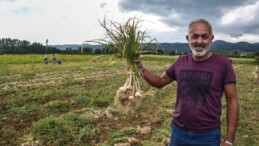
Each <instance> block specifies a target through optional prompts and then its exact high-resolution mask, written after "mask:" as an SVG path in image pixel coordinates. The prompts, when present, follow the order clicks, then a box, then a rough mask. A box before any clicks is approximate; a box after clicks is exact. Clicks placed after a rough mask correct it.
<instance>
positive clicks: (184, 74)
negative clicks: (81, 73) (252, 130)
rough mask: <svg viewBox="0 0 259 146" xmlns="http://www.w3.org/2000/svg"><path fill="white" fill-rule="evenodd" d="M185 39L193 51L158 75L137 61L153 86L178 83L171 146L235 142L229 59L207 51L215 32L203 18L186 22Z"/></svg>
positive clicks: (227, 145)
mask: <svg viewBox="0 0 259 146" xmlns="http://www.w3.org/2000/svg"><path fill="white" fill-rule="evenodd" d="M186 39H187V41H188V43H189V46H190V49H191V52H192V53H191V54H188V55H182V56H180V57H178V59H176V61H174V62H173V63H172V64H171V65H170V66H169V67H168V69H166V71H165V72H164V73H163V74H162V75H161V76H157V75H155V74H153V73H152V72H150V71H148V70H147V69H145V68H144V67H143V65H142V63H141V61H140V60H137V61H136V63H137V65H138V70H139V72H140V73H141V74H142V76H143V78H144V79H145V80H146V81H147V82H148V83H149V84H151V85H152V86H155V87H158V88H162V87H164V86H165V85H167V84H169V83H171V82H173V81H176V82H177V97H176V105H175V112H174V117H173V120H172V123H171V128H172V134H171V139H170V146H219V145H222V146H231V145H234V144H233V143H234V140H235V133H236V129H237V124H238V115H239V110H238V109H239V105H238V99H237V92H236V77H235V72H234V69H233V66H232V62H231V60H230V59H228V58H226V57H224V56H221V55H218V54H215V53H212V52H210V45H211V43H212V41H213V39H214V35H213V31H212V26H211V24H210V23H209V22H208V21H207V20H205V19H197V20H194V21H192V22H191V23H190V24H189V27H188V35H186ZM223 93H224V94H225V97H226V102H227V116H226V117H227V134H226V137H225V140H224V141H223V142H220V134H221V133H220V116H221V110H222V107H221V98H222V96H223Z"/></svg>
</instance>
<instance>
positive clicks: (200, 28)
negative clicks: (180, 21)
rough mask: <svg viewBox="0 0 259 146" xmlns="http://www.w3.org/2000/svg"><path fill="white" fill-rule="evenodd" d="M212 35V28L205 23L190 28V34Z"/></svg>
mask: <svg viewBox="0 0 259 146" xmlns="http://www.w3.org/2000/svg"><path fill="white" fill-rule="evenodd" d="M193 33H194V34H199V35H200V34H210V28H209V27H208V26H207V25H206V24H204V23H196V24H193V25H192V26H191V27H190V28H189V34H193Z"/></svg>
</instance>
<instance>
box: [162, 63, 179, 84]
mask: <svg viewBox="0 0 259 146" xmlns="http://www.w3.org/2000/svg"><path fill="white" fill-rule="evenodd" d="M178 61H179V58H177V59H176V60H175V61H174V62H173V63H172V64H171V65H170V66H169V67H168V69H167V70H166V71H165V73H166V74H167V75H168V76H169V77H170V78H171V79H173V80H176V75H175V66H176V64H177V62H178Z"/></svg>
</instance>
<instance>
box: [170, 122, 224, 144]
mask: <svg viewBox="0 0 259 146" xmlns="http://www.w3.org/2000/svg"><path fill="white" fill-rule="evenodd" d="M171 127H172V134H171V139H170V146H219V145H220V129H219V128H218V129H216V130H212V131H208V132H191V131H186V130H184V129H181V128H179V127H177V126H176V125H175V124H174V123H172V124H171Z"/></svg>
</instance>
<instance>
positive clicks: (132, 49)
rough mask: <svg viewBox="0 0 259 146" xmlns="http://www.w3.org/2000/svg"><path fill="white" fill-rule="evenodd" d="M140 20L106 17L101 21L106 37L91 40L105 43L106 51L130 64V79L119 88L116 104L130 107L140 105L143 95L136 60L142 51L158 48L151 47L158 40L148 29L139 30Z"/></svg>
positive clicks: (152, 50) (151, 50)
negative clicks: (124, 21) (124, 20)
mask: <svg viewBox="0 0 259 146" xmlns="http://www.w3.org/2000/svg"><path fill="white" fill-rule="evenodd" d="M99 22H100V21H99ZM140 22H141V20H140V19H138V18H136V17H134V18H129V19H128V20H127V21H126V23H125V24H121V23H118V22H113V21H111V20H108V19H106V17H105V18H104V20H103V22H100V24H101V26H102V27H103V28H104V29H105V30H106V35H105V37H104V38H103V39H97V40H93V41H91V42H95V43H99V44H102V45H104V46H105V48H106V52H113V53H114V54H115V55H113V57H114V56H115V57H123V58H124V59H125V61H126V63H127V64H128V65H129V69H128V74H127V75H128V79H127V81H126V83H125V84H124V86H123V87H120V88H119V89H118V90H117V92H116V96H115V104H117V105H120V106H123V107H128V108H131V107H135V106H136V105H138V104H139V103H140V102H141V96H142V95H141V90H140V85H139V80H138V76H139V73H138V69H137V66H136V64H135V61H136V60H137V59H140V55H141V54H142V53H144V52H154V50H155V51H156V50H157V49H156V48H155V49H154V48H151V42H153V41H156V39H151V38H150V37H149V36H147V35H146V31H139V30H138V25H139V24H140ZM146 39H149V41H146ZM156 44H157V43H156ZM156 46H158V45H156Z"/></svg>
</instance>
